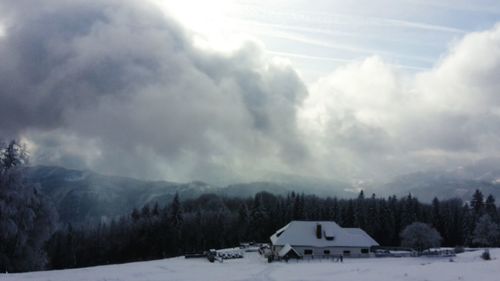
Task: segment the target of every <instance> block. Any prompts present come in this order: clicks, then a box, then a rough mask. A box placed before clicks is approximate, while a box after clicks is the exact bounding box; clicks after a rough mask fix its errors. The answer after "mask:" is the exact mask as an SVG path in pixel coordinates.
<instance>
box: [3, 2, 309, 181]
mask: <svg viewBox="0 0 500 281" xmlns="http://www.w3.org/2000/svg"><path fill="white" fill-rule="evenodd" d="M0 5H1V7H0V10H2V11H3V12H2V15H1V16H2V19H3V21H4V24H5V26H6V32H5V33H6V36H5V37H2V38H0V57H1V58H2V64H1V65H0V74H1V75H0V132H1V133H2V134H3V135H21V136H24V137H26V138H28V139H29V140H30V141H32V142H33V146H36V147H37V149H36V151H37V152H36V154H35V156H38V157H39V161H40V162H50V163H58V164H65V163H64V162H67V161H66V159H71V161H70V162H71V163H77V162H78V161H77V160H75V159H78V158H83V160H82V163H86V165H87V166H89V168H95V169H99V170H105V171H111V172H114V173H121V174H123V173H128V174H130V173H132V174H133V175H135V176H154V177H169V176H170V177H174V178H175V177H180V178H183V177H187V178H189V177H197V178H206V177H205V175H203V174H199V173H200V171H201V173H202V172H203V170H204V168H206V170H207V171H208V170H217V167H220V170H221V171H224V170H231V169H233V168H244V167H247V166H257V165H259V164H257V163H259V162H260V161H262V162H266V164H260V165H261V167H260V168H263V169H264V168H268V169H274V168H276V167H275V165H277V166H281V167H280V168H283V166H287V164H286V162H287V161H289V160H290V159H293V160H294V161H298V160H299V159H302V158H304V157H307V149H306V148H305V146H304V145H303V144H302V143H301V141H300V137H299V132H298V131H297V129H296V124H295V122H296V118H295V114H296V106H297V104H299V103H300V102H301V100H302V99H303V97H304V96H305V95H306V89H305V86H304V85H303V84H302V82H301V81H300V79H299V78H298V76H297V74H296V73H295V72H294V71H293V70H292V69H291V68H290V67H289V66H283V65H274V64H269V63H266V62H264V61H263V60H262V55H261V50H260V49H259V47H257V46H256V45H254V44H252V43H247V44H246V45H244V46H243V47H242V48H241V49H239V50H236V51H234V52H233V53H230V54H223V53H215V52H210V51H204V50H200V49H196V48H194V47H193V44H192V42H191V36H190V34H189V33H187V32H186V31H184V30H183V29H182V28H180V27H179V26H178V25H177V24H176V23H175V22H173V21H171V20H169V19H168V18H166V17H165V16H164V15H163V14H162V13H160V12H159V11H158V10H157V9H156V8H155V7H154V6H152V5H150V4H147V3H145V2H143V1H112V0H111V1H71V2H68V1H45V2H44V4H43V5H42V6H39V5H33V2H31V1H3V2H2V3H1V4H0ZM68 136H71V138H70V139H71V140H73V142H72V141H70V140H69V139H68ZM75 142H77V143H81V150H82V151H76V150H78V149H76V148H75V147H73V146H74V143H75ZM47 143H59V145H60V147H59V151H58V153H47V151H44V146H46V144H47ZM49 147H50V148H51V149H52V151H53V152H54V147H55V146H54V145H52V146H49ZM259 157H260V158H261V160H260V161H259ZM232 165H236V166H238V167H236V166H235V167H233V166H232ZM266 166H267V167H266ZM192 171H196V173H198V174H197V175H192V174H191V173H192ZM211 174H212V175H211V176H210V177H216V175H215V174H217V173H211ZM221 174H222V175H225V174H227V173H225V172H222V173H221Z"/></svg>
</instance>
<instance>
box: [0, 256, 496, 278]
mask: <svg viewBox="0 0 500 281" xmlns="http://www.w3.org/2000/svg"><path fill="white" fill-rule="evenodd" d="M480 254H481V251H476V252H468V253H463V254H460V255H458V256H457V257H455V258H453V259H454V262H450V260H449V258H369V259H368V258H367V259H345V260H344V263H334V262H331V261H321V262H320V261H314V262H307V261H300V262H298V263H297V262H292V261H291V262H289V263H279V262H275V263H271V264H268V263H267V262H266V260H265V259H263V258H261V257H260V256H259V255H258V254H257V253H246V255H245V258H243V259H234V260H226V261H224V263H218V262H216V263H209V262H208V261H207V260H206V259H184V258H172V259H164V260H157V261H150V262H137V263H129V264H122V265H110V266H98V267H91V268H82V269H71V270H55V271H43V272H32V273H21V274H0V280H1V281H4V280H9V281H10V280H12V281H18V280H30V281H33V280H36V281H84V280H85V281H87V280H89V281H90V280H92V281H130V280H141V281H165V280H169V281H170V280H186V281H195V280H203V281H212V280H213V281H221V280H248V281H254V280H255V281H257V280H259V281H260V280H262V281H266V280H276V281H278V280H318V281H322V280H325V281H326V280H346V281H364V280H367V281H368V280H369V281H393V280H394V281H396V280H397V281H400V280H408V281H414V280H415V281H416V280H419V281H432V280H436V281H448V280H454V281H457V280H470V281H490V280H491V281H499V280H500V249H494V250H491V254H492V258H493V260H491V261H483V260H482V259H481V258H480V257H479V256H480Z"/></svg>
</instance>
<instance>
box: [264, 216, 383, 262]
mask: <svg viewBox="0 0 500 281" xmlns="http://www.w3.org/2000/svg"><path fill="white" fill-rule="evenodd" d="M374 246H379V244H378V243H377V241H375V240H374V239H373V238H372V237H370V235H368V234H367V233H366V232H365V231H363V230H362V229H360V228H342V227H340V226H339V225H338V224H336V223H335V222H334V221H291V222H290V223H289V224H287V225H286V226H284V227H283V228H281V229H279V230H278V231H276V233H274V234H273V235H272V236H271V253H272V255H273V257H274V258H276V259H289V258H315V257H318V258H328V257H339V256H342V257H369V256H370V249H371V248H372V247H374Z"/></svg>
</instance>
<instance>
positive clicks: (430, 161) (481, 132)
mask: <svg viewBox="0 0 500 281" xmlns="http://www.w3.org/2000/svg"><path fill="white" fill-rule="evenodd" d="M40 3H41V4H40V5H36V6H34V5H33V2H32V1H28V0H16V1H15V0H0V59H1V62H2V63H1V64H0V137H1V138H3V139H4V140H7V139H10V138H17V139H20V140H21V141H22V142H24V143H26V144H27V147H28V149H29V151H30V154H31V160H32V164H34V165H60V166H64V167H68V168H77V169H91V170H94V171H97V172H101V173H104V174H114V175H124V176H131V177H137V178H142V179H166V180H172V181H191V180H203V181H207V182H209V183H214V184H228V183H234V182H242V181H258V180H283V179H287V178H290V177H292V176H296V177H310V178H318V179H325V180H342V181H350V182H354V181H367V182H369V181H386V180H389V179H391V178H392V177H395V176H397V175H401V174H405V173H411V172H416V171H422V170H429V169H449V168H453V167H459V166H461V165H466V164H468V163H472V162H474V161H478V160H481V159H484V158H489V157H500V155H499V153H498V151H500V150H499V148H500V143H499V142H498V140H499V137H500V125H499V124H500V81H499V79H498V78H497V77H500V23H498V22H500V2H498V1H490V0H488V1H486V0H481V1H416V0H414V1H412V0H399V1H388V0H380V1H373V0H356V1H335V0H331V1H300V0H289V1H281V0H277V1H243V0H242V1H224V0H214V1H194V0H186V1H169V0H149V1H138V0H122V1H118V0H105V1H97V0H89V1H83V0H76V1H63V0H47V1H42V2H40Z"/></svg>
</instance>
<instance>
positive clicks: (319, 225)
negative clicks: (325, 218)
mask: <svg viewBox="0 0 500 281" xmlns="http://www.w3.org/2000/svg"><path fill="white" fill-rule="evenodd" d="M322 235H323V230H322V229H321V224H320V223H318V224H316V237H317V238H318V239H321V237H322Z"/></svg>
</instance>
